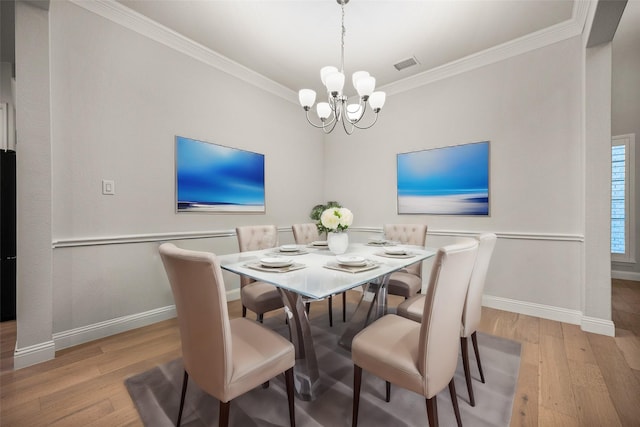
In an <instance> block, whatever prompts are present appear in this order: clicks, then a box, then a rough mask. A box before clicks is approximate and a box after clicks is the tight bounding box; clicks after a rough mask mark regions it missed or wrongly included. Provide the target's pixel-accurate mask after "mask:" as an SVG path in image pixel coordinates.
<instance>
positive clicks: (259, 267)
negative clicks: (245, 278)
mask: <svg viewBox="0 0 640 427" xmlns="http://www.w3.org/2000/svg"><path fill="white" fill-rule="evenodd" d="M245 267H249V268H252V269H254V270H260V271H267V272H269V273H287V272H289V271H294V270H300V269H301V268H305V267H306V265H304V264H300V263H293V264H291V265H287V266H285V267H265V266H264V265H262V264H260V263H259V262H255V263H251V264H245Z"/></svg>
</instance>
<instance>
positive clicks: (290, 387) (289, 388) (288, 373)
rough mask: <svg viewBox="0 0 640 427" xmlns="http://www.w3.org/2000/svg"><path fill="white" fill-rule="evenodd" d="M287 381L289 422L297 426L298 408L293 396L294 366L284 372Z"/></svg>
mask: <svg viewBox="0 0 640 427" xmlns="http://www.w3.org/2000/svg"><path fill="white" fill-rule="evenodd" d="M284 378H285V382H286V384H287V400H288V401H289V424H290V425H291V427H296V410H295V405H294V396H293V368H289V369H287V370H286V371H285V372H284Z"/></svg>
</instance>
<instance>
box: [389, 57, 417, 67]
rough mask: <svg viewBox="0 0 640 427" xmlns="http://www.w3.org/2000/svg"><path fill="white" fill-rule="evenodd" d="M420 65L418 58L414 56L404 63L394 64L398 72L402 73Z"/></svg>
mask: <svg viewBox="0 0 640 427" xmlns="http://www.w3.org/2000/svg"><path fill="white" fill-rule="evenodd" d="M418 64H419V62H418V60H417V59H416V57H415V56H412V57H411V58H409V59H403V60H402V61H400V62H398V63H397V64H393V66H394V67H396V70H398V71H402V70H404V69H405V68H409V67H413V66H414V65H418Z"/></svg>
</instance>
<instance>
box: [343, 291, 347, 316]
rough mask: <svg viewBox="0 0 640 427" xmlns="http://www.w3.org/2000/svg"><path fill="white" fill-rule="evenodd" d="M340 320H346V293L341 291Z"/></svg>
mask: <svg viewBox="0 0 640 427" xmlns="http://www.w3.org/2000/svg"><path fill="white" fill-rule="evenodd" d="M342 321H343V322H346V321H347V293H346V292H343V293H342Z"/></svg>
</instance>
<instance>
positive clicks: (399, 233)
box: [383, 224, 427, 277]
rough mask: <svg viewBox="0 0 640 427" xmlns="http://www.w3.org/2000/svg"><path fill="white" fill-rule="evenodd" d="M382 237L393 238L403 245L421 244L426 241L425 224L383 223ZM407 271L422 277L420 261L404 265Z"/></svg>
mask: <svg viewBox="0 0 640 427" xmlns="http://www.w3.org/2000/svg"><path fill="white" fill-rule="evenodd" d="M383 231H384V238H385V239H387V240H395V241H396V242H400V243H402V244H403V245H414V246H422V247H424V245H425V244H426V243H427V225H426V224H385V225H384V226H383ZM405 270H406V271H407V272H408V273H411V274H415V275H416V276H418V277H422V262H417V263H415V264H412V265H410V266H408V267H405Z"/></svg>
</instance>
